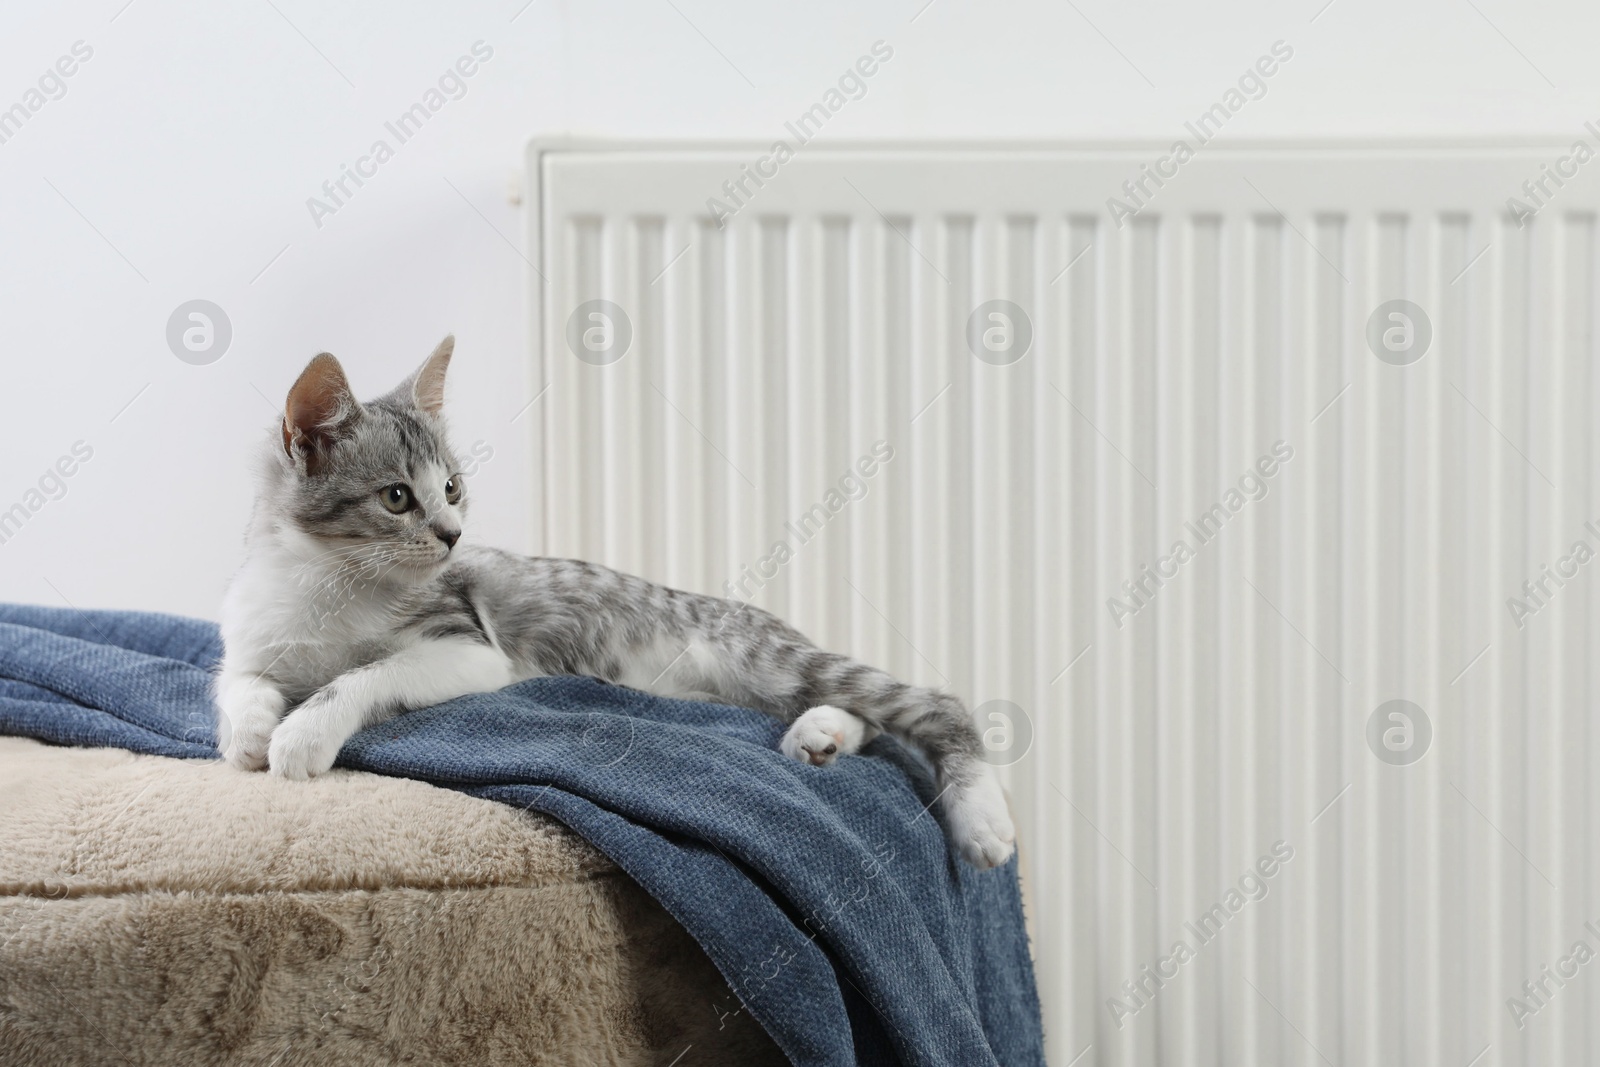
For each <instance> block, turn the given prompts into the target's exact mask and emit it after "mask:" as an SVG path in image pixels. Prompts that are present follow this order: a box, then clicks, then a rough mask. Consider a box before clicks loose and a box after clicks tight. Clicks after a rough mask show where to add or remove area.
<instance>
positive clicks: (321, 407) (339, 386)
mask: <svg viewBox="0 0 1600 1067" xmlns="http://www.w3.org/2000/svg"><path fill="white" fill-rule="evenodd" d="M360 417H361V405H360V404H359V403H358V402H357V401H356V398H355V394H354V393H352V392H351V391H350V382H349V380H348V379H346V378H345V376H344V368H343V367H341V366H339V361H338V360H337V359H334V358H333V356H332V355H330V354H329V353H327V352H323V353H322V354H321V355H318V356H315V357H314V358H313V359H312V360H311V362H310V363H308V364H306V369H305V370H303V371H301V372H300V377H298V378H296V379H295V382H294V385H293V386H292V387H291V388H290V389H289V399H288V400H287V401H286V402H285V404H284V408H283V450H284V452H285V453H287V454H288V455H289V457H290V458H291V459H295V458H297V454H298V457H303V458H304V459H305V463H306V469H307V470H308V471H310V472H313V473H314V472H315V470H316V467H317V466H318V464H319V463H320V462H321V461H322V460H323V459H325V458H326V457H327V453H328V450H329V449H330V448H331V447H332V446H333V443H334V442H335V441H337V440H338V439H339V438H341V437H346V436H348V435H349V433H350V430H351V427H352V426H354V424H355V422H356V420H357V419H359V418H360Z"/></svg>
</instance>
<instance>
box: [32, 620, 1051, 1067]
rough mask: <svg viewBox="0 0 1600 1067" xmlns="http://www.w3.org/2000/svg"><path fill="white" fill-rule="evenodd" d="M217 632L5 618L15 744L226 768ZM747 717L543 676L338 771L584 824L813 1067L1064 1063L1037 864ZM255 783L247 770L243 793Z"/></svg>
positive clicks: (367, 735) (747, 1007) (914, 782)
mask: <svg viewBox="0 0 1600 1067" xmlns="http://www.w3.org/2000/svg"><path fill="white" fill-rule="evenodd" d="M219 655H220V642H219V640H218V638H217V632H216V627H215V626H214V625H212V624H210V623H206V622H201V621H198V620H191V619H180V618H175V617H172V616H163V615H152V614H145V613H128V612H86V611H71V610H62V609H50V608H37V607H22V606H0V733H7V734H17V735H22V736H28V737H34V738H37V739H40V740H45V741H51V742H54V743H58V744H76V745H97V746H114V747H120V748H125V749H129V750H131V751H135V752H142V753H149V754H154V755H163V756H175V757H185V758H215V757H216V749H215V745H216V738H215V727H214V713H213V711H212V708H211V702H210V697H209V690H208V682H209V674H208V672H209V669H210V668H211V666H213V665H214V663H215V661H216V660H217V658H218V656H219ZM782 732H783V727H782V725H781V724H780V723H778V722H777V721H775V720H773V719H772V718H770V717H769V716H766V715H763V714H761V713H759V712H756V711H752V710H749V709H743V708H732V707H724V706H718V705H712V704H705V703H696V702H689V701H675V700H665V699H662V698H657V697H652V696H650V695H648V694H645V693H641V692H637V691H635V690H630V689H624V688H620V687H616V686H610V685H607V684H604V683H602V682H599V681H596V680H593V679H588V678H573V677H560V678H541V679H535V680H532V681H528V682H523V683H520V684H518V685H514V686H511V687H508V688H506V689H504V690H501V691H499V692H495V693H483V694H476V695H472V696H468V697H463V698H461V699H458V700H454V701H450V702H449V703H446V704H442V705H439V706H437V707H433V708H427V709H423V710H420V711H415V712H409V713H406V714H404V715H400V716H397V717H396V718H394V719H391V720H389V721H388V722H386V723H383V724H380V725H378V726H375V727H372V728H370V729H368V730H365V731H363V732H361V733H360V734H357V735H356V736H355V737H354V738H352V739H351V741H350V742H349V743H348V744H346V746H345V748H344V750H343V751H342V753H341V754H340V758H339V761H338V765H339V766H341V767H348V768H352V769H356V770H364V771H370V772H375V773H378V774H386V775H393V776H403V777H408V778H416V779H421V780H423V781H427V782H430V783H432V784H434V785H438V786H442V787H446V788H450V789H456V790H460V791H463V792H466V793H469V794H472V795H476V796H480V797H485V798H488V799H491V800H495V801H499V802H502V803H506V804H509V805H513V806H516V807H521V808H524V809H529V810H534V811H541V812H545V813H547V814H549V815H552V816H554V817H555V818H557V819H559V820H561V821H562V822H563V823H566V824H567V825H568V826H570V827H571V828H572V829H573V830H575V831H576V832H577V833H578V834H580V835H581V836H583V837H584V838H586V839H587V840H589V841H590V842H591V843H592V844H594V845H595V846H596V847H597V848H598V849H600V850H601V851H602V852H604V853H605V854H606V855H607V856H609V857H610V858H611V859H612V860H613V861H614V862H615V863H616V864H617V865H618V866H619V867H621V868H622V869H623V870H624V871H626V872H627V873H628V874H629V875H630V876H631V877H632V878H633V879H634V880H636V881H637V882H638V883H639V884H640V885H641V886H642V887H643V888H644V889H645V890H646V891H647V892H648V893H649V894H650V895H651V896H653V897H654V898H655V899H656V900H657V901H659V902H660V903H661V905H662V906H663V907H665V908H666V910H667V911H668V912H669V913H671V914H672V916H673V917H674V918H675V919H677V920H678V922H679V923H681V924H682V925H683V926H684V928H685V929H686V930H688V932H689V933H690V935H691V936H693V937H694V939H695V940H696V941H697V942H699V943H700V945H701V946H702V947H703V948H704V949H705V951H706V954H707V956H709V957H710V959H711V960H712V962H713V963H715V964H716V966H717V968H718V969H719V970H720V971H721V972H722V974H723V976H724V978H725V979H726V980H727V982H728V984H729V986H730V987H731V988H732V989H733V991H734V992H735V994H736V995H737V997H738V998H739V1000H740V1001H741V1002H742V1003H730V1004H726V1005H707V1006H706V1010H707V1011H708V1012H712V1011H715V1012H719V1013H730V1014H731V1013H736V1012H740V1011H748V1012H749V1013H750V1015H751V1016H752V1017H754V1018H755V1019H756V1021H757V1022H759V1023H760V1024H761V1025H762V1027H763V1028H764V1029H765V1030H766V1031H767V1032H768V1033H769V1034H770V1035H771V1036H772V1038H773V1040H774V1041H775V1042H776V1043H777V1044H778V1045H779V1047H780V1048H782V1049H783V1051H784V1053H785V1055H787V1056H788V1057H789V1059H790V1060H791V1061H792V1062H794V1063H796V1064H807V1065H809V1064H818V1065H822V1064H827V1065H834V1064H838V1065H847V1064H853V1063H856V1062H861V1063H896V1062H898V1063H905V1064H919V1065H921V1064H927V1065H950V1067H972V1065H986V1064H1004V1065H1006V1067H1011V1065H1031V1064H1042V1063H1043V1062H1044V1058H1043V1039H1042V1033H1041V1025H1040V1018H1039V1004H1038V997H1037V993H1036V991H1035V988H1034V979H1033V970H1032V964H1031V961H1030V959H1029V955H1028V946H1027V939H1026V934H1025V931H1024V926H1023V916H1022V904H1021V899H1020V894H1019V891H1018V884H1017V876H1016V865H1015V864H1016V861H1015V860H1013V861H1012V862H1011V863H1010V864H1008V865H1007V866H1005V867H1001V868H999V869H996V870H993V871H984V872H980V871H975V870H973V869H971V868H969V867H967V866H966V865H965V864H963V863H962V862H961V861H960V860H958V859H956V858H955V857H953V855H952V854H951V853H950V852H949V851H948V849H947V847H946V843H945V837H944V833H943V830H942V828H941V827H940V825H939V823H938V821H937V816H936V814H935V812H934V810H933V809H932V803H933V800H934V799H935V793H936V789H935V787H934V785H933V783H932V778H931V775H930V774H929V772H928V769H927V767H926V765H925V764H924V763H923V761H922V760H921V759H920V758H919V757H917V756H915V755H914V754H912V753H911V752H910V751H909V750H907V749H906V748H904V747H902V746H901V745H899V744H898V743H897V742H896V741H894V740H893V739H891V738H888V737H880V738H878V739H877V740H875V741H873V742H872V743H871V744H870V745H868V746H867V747H866V748H865V749H864V750H863V751H862V753H861V754H859V755H857V756H850V757H845V758H843V759H841V760H839V761H838V762H837V763H836V764H835V765H833V766H831V767H825V768H818V767H811V766H807V765H803V764H799V763H796V762H794V761H792V760H789V759H787V758H785V757H784V756H782V755H781V754H780V753H779V752H778V748H777V746H778V739H779V737H780V736H781V735H782ZM241 773H243V772H241Z"/></svg>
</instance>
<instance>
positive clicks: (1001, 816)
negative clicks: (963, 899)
mask: <svg viewBox="0 0 1600 1067" xmlns="http://www.w3.org/2000/svg"><path fill="white" fill-rule="evenodd" d="M944 811H945V819H946V822H947V823H948V824H949V827H950V841H951V843H952V844H953V845H955V847H956V851H957V852H960V853H961V858H962V859H964V860H966V861H967V862H968V863H970V864H972V865H973V866H974V867H976V868H978V869H979V870H980V871H983V870H988V869H989V868H990V867H998V866H1000V865H1001V864H1002V863H1004V862H1005V861H1006V860H1008V859H1010V858H1011V854H1012V853H1013V852H1015V851H1016V847H1017V829H1016V827H1015V826H1014V825H1013V824H1012V822H1011V809H1010V808H1009V807H1008V806H1007V804H1006V795H1005V793H1004V792H1003V791H1001V789H1000V783H999V782H997V781H996V780H995V777H994V772H993V771H992V770H991V769H990V768H989V767H988V766H983V769H982V773H981V774H980V775H979V776H978V777H977V778H975V779H974V780H973V781H971V782H968V783H966V784H965V785H961V786H952V787H951V788H950V789H949V790H948V791H947V792H946V793H945V794H944Z"/></svg>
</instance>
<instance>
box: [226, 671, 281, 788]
mask: <svg viewBox="0 0 1600 1067" xmlns="http://www.w3.org/2000/svg"><path fill="white" fill-rule="evenodd" d="M217 704H218V710H219V711H220V712H221V714H220V715H219V716H218V720H217V734H218V740H219V741H220V742H221V747H222V758H223V759H225V760H227V761H228V762H229V763H230V764H232V765H233V766H235V767H238V768H239V769H240V770H242V771H259V770H261V769H262V768H263V767H265V766H266V765H267V746H268V742H269V741H270V740H271V738H272V731H273V730H274V729H275V728H276V727H277V725H278V718H279V716H281V715H282V714H283V708H284V699H283V695H282V694H281V693H279V692H278V691H277V690H276V689H274V688H272V687H271V686H270V685H267V684H266V683H264V682H261V681H259V680H255V679H246V680H239V679H236V678H227V677H224V678H223V680H222V684H221V686H220V687H219V691H218V694H217Z"/></svg>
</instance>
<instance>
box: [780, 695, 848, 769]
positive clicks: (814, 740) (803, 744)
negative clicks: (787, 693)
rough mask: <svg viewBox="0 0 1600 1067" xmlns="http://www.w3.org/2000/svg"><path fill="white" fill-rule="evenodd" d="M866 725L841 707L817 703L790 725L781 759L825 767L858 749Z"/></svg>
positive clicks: (781, 745) (782, 748)
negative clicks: (786, 758) (786, 757)
mask: <svg viewBox="0 0 1600 1067" xmlns="http://www.w3.org/2000/svg"><path fill="white" fill-rule="evenodd" d="M866 739H867V724H866V723H864V722H862V721H861V719H860V718H858V717H857V716H855V715H852V714H850V713H849V712H848V711H845V710H844V709H843V708H836V707H834V706H833V705H832V704H818V705H817V706H816V707H814V708H812V709H811V710H810V711H807V712H806V713H805V714H804V715H801V716H800V717H799V718H798V719H796V720H795V721H794V722H793V723H791V724H790V726H789V730H788V732H787V733H785V734H784V735H783V741H782V742H781V743H780V744H779V746H778V747H779V748H780V749H781V750H782V751H783V754H784V755H785V756H788V757H789V758H790V759H792V760H799V761H800V762H801V763H809V764H811V765H812V766H814V767H826V766H827V765H828V764H830V763H832V762H833V761H834V760H836V759H838V758H839V757H840V756H847V755H849V754H850V753H852V752H855V751H857V750H859V749H860V748H861V746H862V745H863V744H864V743H865V742H866Z"/></svg>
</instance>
